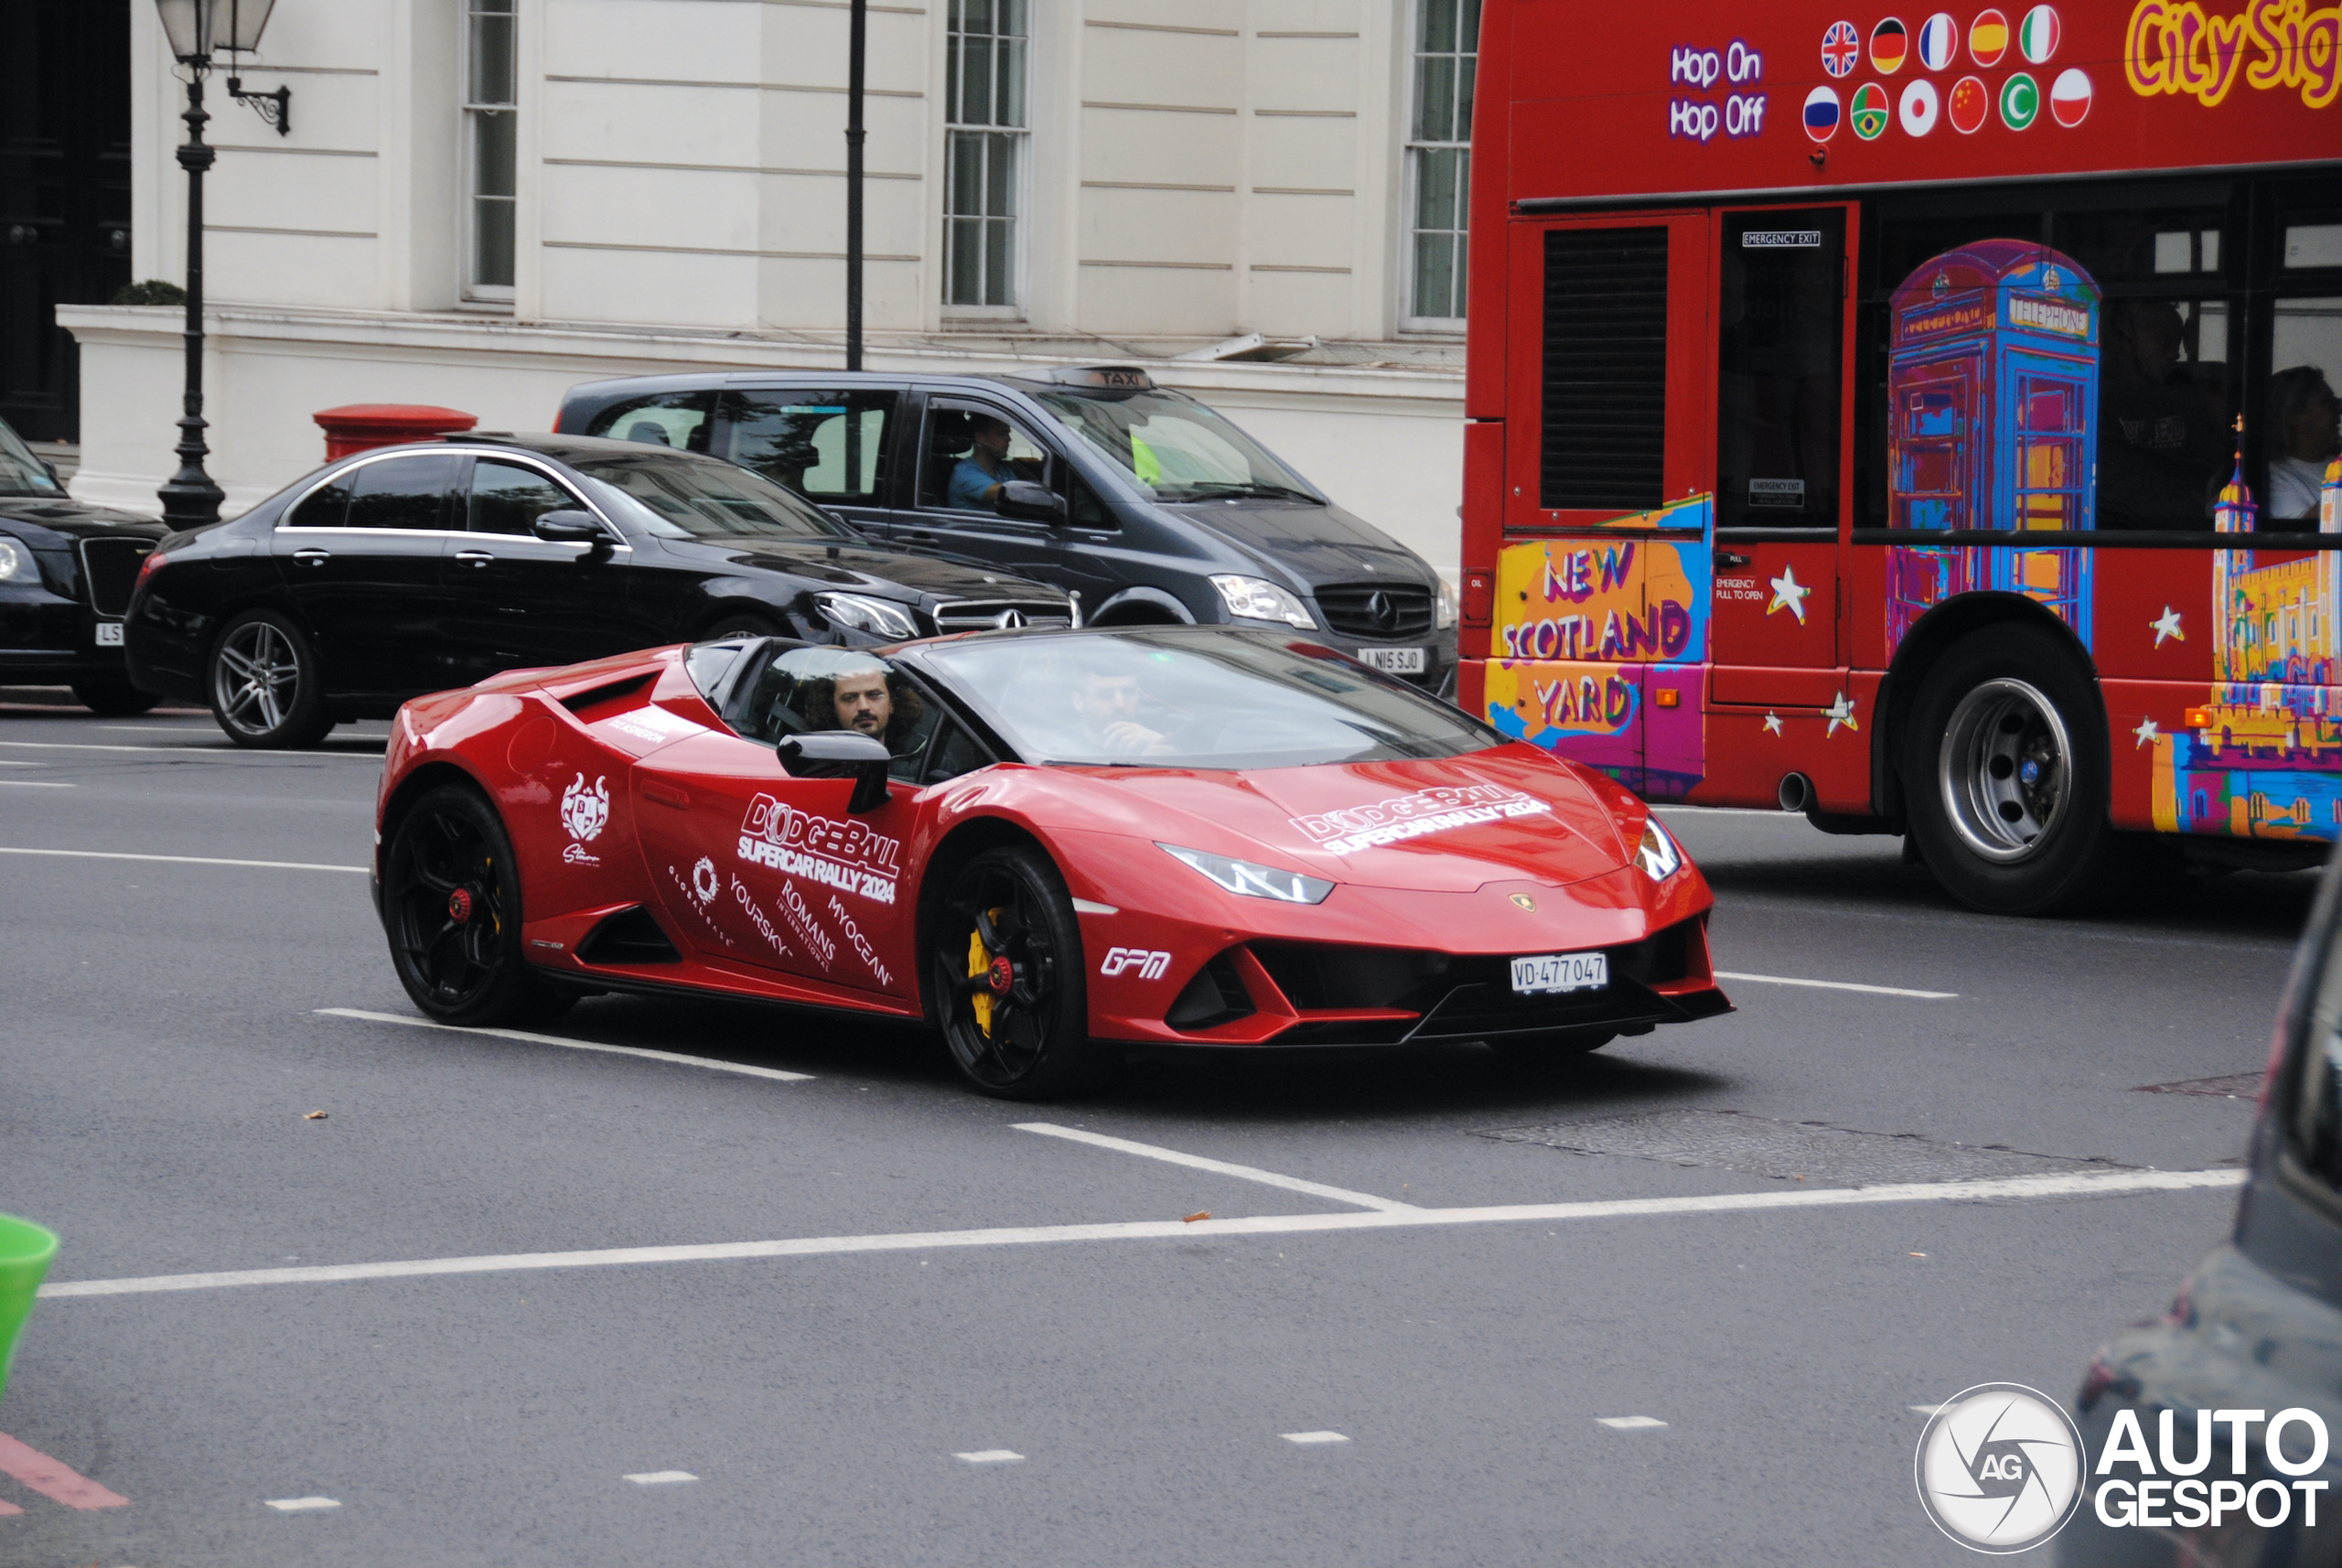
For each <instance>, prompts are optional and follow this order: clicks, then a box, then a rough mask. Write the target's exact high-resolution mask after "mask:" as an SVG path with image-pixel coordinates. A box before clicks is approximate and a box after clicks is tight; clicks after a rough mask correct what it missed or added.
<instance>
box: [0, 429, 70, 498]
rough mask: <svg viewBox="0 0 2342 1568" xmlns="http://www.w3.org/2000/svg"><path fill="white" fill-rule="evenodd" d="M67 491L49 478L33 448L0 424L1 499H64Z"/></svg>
mask: <svg viewBox="0 0 2342 1568" xmlns="http://www.w3.org/2000/svg"><path fill="white" fill-rule="evenodd" d="M64 493H65V491H64V488H63V487H62V486H60V485H59V484H58V482H57V481H56V480H55V479H52V478H49V477H48V469H47V468H44V467H41V466H40V459H39V458H38V457H36V456H33V454H32V448H31V447H29V446H26V445H25V444H24V442H23V441H22V440H20V439H18V438H17V435H16V432H15V431H13V430H11V429H9V428H8V427H7V426H6V425H5V424H0V496H49V497H61V496H62V495H63V494H64Z"/></svg>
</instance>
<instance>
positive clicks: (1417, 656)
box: [1358, 648, 1423, 675]
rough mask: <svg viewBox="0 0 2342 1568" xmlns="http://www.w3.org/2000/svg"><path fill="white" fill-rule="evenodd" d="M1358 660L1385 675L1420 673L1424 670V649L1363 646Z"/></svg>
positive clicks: (1359, 651)
mask: <svg viewBox="0 0 2342 1568" xmlns="http://www.w3.org/2000/svg"><path fill="white" fill-rule="evenodd" d="M1358 661H1359V663H1360V664H1363V665H1365V666H1367V667H1368V668H1369V669H1370V670H1380V671H1382V672H1383V673H1384V674H1385V675H1420V674H1422V673H1423V650H1422V649H1420V648H1361V649H1359V650H1358Z"/></svg>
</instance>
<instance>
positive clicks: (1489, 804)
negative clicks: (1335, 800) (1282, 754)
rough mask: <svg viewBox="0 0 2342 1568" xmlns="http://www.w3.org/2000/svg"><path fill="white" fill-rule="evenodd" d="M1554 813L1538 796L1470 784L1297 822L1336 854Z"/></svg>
mask: <svg viewBox="0 0 2342 1568" xmlns="http://www.w3.org/2000/svg"><path fill="white" fill-rule="evenodd" d="M1552 809H1553V808H1552V806H1551V805H1550V804H1548V803H1547V802H1545V801H1543V800H1538V799H1536V798H1535V797H1534V796H1531V795H1524V794H1522V793H1521V792H1520V790H1518V789H1506V788H1505V787H1504V786H1503V785H1501V784H1466V785H1462V786H1459V787H1456V788H1452V789H1418V790H1416V791H1415V792H1414V793H1413V794H1412V795H1394V796H1392V797H1391V799H1390V800H1378V801H1376V802H1375V803H1374V804H1372V805H1370V806H1348V807H1345V808H1343V809H1342V810H1340V811H1327V812H1323V813H1321V814H1319V815H1316V816H1310V817H1295V818H1294V819H1293V825H1294V826H1295V827H1296V828H1299V829H1300V830H1301V831H1302V832H1305V833H1307V834H1308V835H1309V836H1310V837H1311V838H1313V839H1316V841H1317V847H1318V848H1320V849H1323V850H1327V851H1329V852H1331V853H1332V854H1350V853H1351V852H1352V851H1355V850H1361V849H1369V848H1372V847H1373V846H1375V845H1377V844H1390V843H1402V842H1403V841H1405V840H1407V839H1413V838H1421V837H1423V835H1424V834H1426V833H1442V832H1448V831H1450V830H1451V829H1455V828H1464V827H1472V826H1475V825H1477V824H1478V823H1481V822H1502V821H1504V820H1505V819H1506V818H1508V817H1530V816H1535V815H1538V814H1539V813H1541V812H1545V811H1552Z"/></svg>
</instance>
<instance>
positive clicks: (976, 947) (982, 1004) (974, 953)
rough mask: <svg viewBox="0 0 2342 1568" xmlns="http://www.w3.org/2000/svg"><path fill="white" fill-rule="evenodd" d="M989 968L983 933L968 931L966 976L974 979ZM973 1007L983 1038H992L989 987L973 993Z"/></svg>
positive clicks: (989, 958)
mask: <svg viewBox="0 0 2342 1568" xmlns="http://www.w3.org/2000/svg"><path fill="white" fill-rule="evenodd" d="M991 969H992V955H991V954H990V953H988V952H986V951H985V950H984V939H983V934H982V933H980V932H977V931H970V932H969V933H968V978H969V979H970V980H974V979H976V978H977V977H978V976H980V975H983V974H986V973H988V972H990V971H991ZM975 1009H976V1027H977V1028H979V1029H982V1030H983V1034H984V1038H985V1039H987V1040H989V1039H991V1038H992V992H991V990H990V988H989V987H987V988H985V989H983V990H979V991H978V992H977V993H975Z"/></svg>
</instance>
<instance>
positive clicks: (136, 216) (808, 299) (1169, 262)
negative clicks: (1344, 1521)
mask: <svg viewBox="0 0 2342 1568" xmlns="http://www.w3.org/2000/svg"><path fill="white" fill-rule="evenodd" d="M1477 11H1478V5H1477V0H1177V3H1176V4H1175V3H1172V0H873V4H872V5H870V17H869V74H868V85H869V92H868V108H867V123H868V126H869V139H868V152H867V168H868V171H869V177H868V180H867V183H866V192H867V194H866V198H865V200H866V209H867V227H866V239H865V248H866V252H867V263H866V267H865V279H866V282H865V290H866V298H867V306H866V312H867V314H866V317H865V321H866V340H867V344H868V349H867V356H866V362H867V366H868V368H870V369H872V370H880V371H889V370H892V371H901V370H915V371H997V370H1005V369H1009V368H1012V367H1014V366H1016V365H1020V364H1024V365H1030V364H1034V363H1037V362H1041V361H1055V362H1062V361H1072V360H1080V361H1098V360H1107V361H1123V362H1127V361H1143V362H1146V363H1148V364H1149V367H1150V369H1151V370H1152V371H1154V372H1155V375H1156V377H1157V378H1158V379H1159V380H1160V381H1164V382H1166V384H1170V385H1174V386H1177V387H1180V388H1183V389H1186V390H1187V391H1190V392H1194V393H1195V394H1196V395H1198V396H1200V397H1202V398H1204V399H1206V400H1207V401H1209V402H1210V403H1214V404H1215V405H1217V406H1219V407H1220V408H1222V409H1223V410H1225V411H1227V412H1228V413H1230V415H1231V416H1232V417H1234V418H1235V419H1237V420H1238V421H1239V422H1240V423H1241V424H1245V425H1247V426H1248V427H1250V428H1252V430H1253V431H1254V432H1255V433H1256V434H1257V435H1260V436H1261V437H1262V439H1263V440H1264V441H1266V442H1267V443H1268V444H1269V445H1270V446H1273V447H1274V448H1276V449H1277V450H1279V451H1280V452H1281V453H1282V454H1283V455H1284V456H1285V457H1286V458H1287V459H1288V460H1289V461H1291V462H1292V463H1294V464H1295V466H1296V467H1299V468H1300V469H1301V470H1302V471H1303V472H1304V473H1305V474H1307V475H1308V476H1309V477H1310V478H1312V479H1314V480H1315V481H1316V482H1317V483H1318V484H1320V485H1321V486H1323V487H1324V488H1325V489H1327V491H1328V492H1329V493H1330V494H1332V495H1333V496H1334V497H1335V498H1336V499H1338V500H1339V501H1341V502H1342V503H1343V504H1345V505H1346V506H1348V507H1349V508H1351V509H1352V510H1355V511H1357V512H1359V514H1361V515H1363V516H1365V517H1367V518H1368V519H1370V521H1374V522H1376V523H1378V524H1380V525H1381V526H1382V527H1384V528H1385V529H1387V530H1389V531H1390V532H1392V533H1394V534H1396V535H1397V536H1398V537H1400V538H1401V539H1402V540H1404V541H1406V542H1408V543H1410V544H1411V545H1413V547H1414V548H1415V549H1417V550H1418V551H1420V552H1421V553H1423V554H1424V555H1425V556H1426V557H1428V558H1429V559H1430V560H1431V561H1432V562H1433V563H1434V564H1436V565H1438V566H1439V567H1440V568H1441V569H1442V570H1443V571H1445V572H1446V573H1448V574H1449V575H1453V574H1454V572H1455V569H1456V553H1457V537H1456V534H1457V530H1456V504H1457V500H1458V499H1459V492H1460V487H1461V475H1460V458H1461V447H1462V406H1463V403H1462V400H1463V386H1462V371H1463V348H1462V326H1463V323H1462V321H1461V319H1460V316H1461V312H1462V295H1461V286H1462V285H1461V277H1462V272H1463V268H1462V256H1461V248H1462V236H1461V234H1460V233H1458V232H1456V231H1457V230H1458V229H1459V228H1460V226H1461V212H1462V200H1461V194H1460V191H1458V190H1457V189H1456V187H1457V186H1459V185H1460V183H1461V181H1462V178H1463V174H1464V170H1465V166H1466V154H1465V153H1464V151H1463V150H1462V149H1461V147H1460V146H1459V145H1456V144H1459V143H1460V142H1462V141H1463V140H1464V139H1465V138H1466V135H1467V134H1468V132H1467V128H1466V127H1467V125H1468V108H1467V107H1466V105H1467V104H1468V93H1469V80H1470V70H1471V64H1472V62H1471V59H1470V57H1469V53H1468V51H1469V48H1470V43H1471V36H1472V34H1473V33H1474V31H1476V29H1477ZM847 18H848V9H847V5H846V3H845V0H364V3H357V0H276V5H275V10H274V16H272V18H271V20H270V22H269V26H268V30H267V33H266V35H265V36H264V38H263V40H262V42H263V52H262V54H261V56H260V57H259V59H257V60H254V61H252V62H249V63H247V64H246V65H245V66H244V68H243V70H242V76H243V80H244V85H245V87H246V89H247V90H248V91H249V90H260V91H273V90H274V89H275V88H276V87H277V86H279V85H285V86H289V87H290V88H291V89H292V92H293V97H292V114H291V122H292V131H291V134H289V135H287V136H283V137H280V136H279V135H278V134H276V133H275V132H274V130H272V129H271V128H270V127H268V126H267V125H265V124H263V123H262V121H261V119H260V118H259V117H258V116H257V115H255V114H253V113H251V112H249V111H248V110H247V109H245V108H243V107H242V106H240V105H238V104H235V103H233V102H228V101H227V100H226V98H225V94H224V91H222V87H223V83H222V81H221V78H222V77H223V76H224V75H225V72H224V71H216V72H215V73H214V75H213V78H212V81H211V86H210V90H209V95H208V107H209V108H210V110H211V111H212V113H213V120H212V124H211V127H210V139H211V140H212V141H214V142H215V143H216V144H217V145H220V147H221V149H222V150H221V152H220V158H219V162H218V164H217V166H215V168H214V169H213V171H212V173H211V175H210V176H209V178H208V181H207V185H206V193H205V199H206V204H207V209H208V214H209V224H208V228H207V234H208V239H207V242H206V246H207V248H206V285H207V293H208V295H209V302H210V306H211V308H210V309H209V311H208V312H207V332H208V334H209V355H208V364H207V371H206V386H207V392H208V394H209V404H208V408H207V411H206V412H207V413H208V415H209V418H210V420H211V434H210V441H211V446H212V448H213V456H212V459H211V462H210V471H211V473H212V476H213V478H216V479H217V480H218V481H219V482H220V484H221V485H222V487H223V488H224V489H226V491H227V493H228V497H229V507H230V509H231V510H235V509H237V508H240V507H242V506H245V505H249V504H250V503H252V501H254V500H256V499H260V498H261V497H262V496H263V495H266V494H268V493H270V492H271V491H273V490H274V489H276V488H277V487H278V486H280V485H282V484H284V483H285V482H286V481H288V480H289V479H291V478H295V477H296V476H297V475H299V474H300V473H302V472H304V471H306V469H307V468H309V467H314V466H315V465H316V463H317V461H318V460H319V459H320V457H321V455H322V445H321V436H320V434H319V432H318V430H317V427H316V426H315V424H312V423H311V420H310V417H309V416H310V414H311V413H313V412H314V411H316V410H318V409H322V408H327V407H330V406H333V405H336V404H340V403H379V402H390V403H440V404H447V405H451V406H453V407H457V408H460V409H463V410H466V411H467V412H469V413H476V414H478V416H479V419H480V424H481V427H482V428H485V429H517V430H534V429H543V428H544V427H545V426H546V425H547V424H549V423H550V422H551V420H552V417H553V410H554V408H555V406H556V404H557V402H558V400H559V398H560V396H561V393H562V392H563V391H564V389H565V388H567V387H568V386H570V385H572V384H573V383H575V382H577V381H585V380H588V379H593V378H597V377H603V376H611V375H625V374H636V373H651V372H661V371H677V370H693V369H709V368H722V367H727V366H738V367H743V368H753V369H765V368H772V367H834V366H838V365H841V364H843V322H844V278H845V268H844V264H843V260H844V234H845V181H844V178H843V170H844V162H845V145H844V134H843V132H844V124H845V110H846V99H845V82H846V69H847ZM174 69H175V67H174V62H173V61H172V60H171V59H170V58H169V54H168V50H167V48H166V47H165V45H164V41H163V38H162V36H161V29H160V27H159V26H158V25H157V23H156V16H155V13H154V11H153V9H152V7H151V6H150V5H143V4H141V5H134V8H133V35H132V70H133V89H134V91H133V102H134V122H133V127H132V201H133V214H132V225H131V227H132V232H133V236H134V238H133V251H134V264H133V268H132V271H133V275H134V276H136V277H141V278H146V277H159V278H166V279H177V278H178V277H179V276H180V273H181V265H180V259H181V257H182V256H183V254H184V248H185V228H184V205H185V180H184V176H182V175H181V174H180V172H179V170H178V168H177V164H176V163H175V162H174V159H173V151H174V148H175V146H176V145H177V142H178V141H179V139H180V137H181V134H182V126H181V124H180V122H179V120H178V118H177V114H178V111H179V109H180V108H181V107H182V105H183V102H184V88H183V87H182V86H181V85H180V83H179V82H178V81H177V80H175V79H174V76H173V71H174ZM1459 83H1460V84H1459ZM58 320H59V324H60V325H61V326H63V327H66V328H69V329H70V330H71V332H72V333H73V334H74V336H75V338H77V339H78V340H79V342H80V344H81V440H82V450H81V471H80V473H79V474H78V476H77V477H76V478H75V480H74V486H73V488H74V493H75V494H76V495H78V496H80V497H81V498H83V499H89V500H92V501H100V502H104V503H108V504H112V505H116V506H123V507H127V508H132V509H135V510H145V511H149V512H152V511H154V510H156V501H155V494H154V492H155V489H156V486H157V485H158V484H159V483H160V482H161V481H162V479H163V478H165V477H166V476H167V474H169V473H170V472H171V471H172V469H173V467H175V463H174V460H173V458H172V456H171V450H170V448H171V446H172V445H173V443H174V442H175V441H176V439H177V432H176V429H175V427H174V424H173V421H174V420H175V419H176V418H177V413H178V409H177V403H178V394H179V387H180V379H181V371H180V366H181V349H180V344H179V338H178V335H177V334H178V330H179V320H178V313H177V312H175V311H172V310H169V309H167V308H135V307H126V306H59V311H58ZM1252 334H1258V335H1261V336H1262V337H1263V338H1266V339H1268V341H1267V342H1266V343H1264V344H1262V345H1257V346H1254V347H1253V348H1252V349H1251V350H1250V356H1251V357H1246V358H1235V357H1228V356H1229V355H1230V353H1231V352H1243V351H1244V350H1242V349H1238V348H1236V347H1235V346H1232V345H1230V342H1229V340H1230V339H1234V338H1244V337H1246V336H1248V335H1252ZM1313 339H1314V340H1315V342H1314V345H1313V344H1312V341H1311V340H1313ZM1215 353H1218V354H1219V355H1220V356H1221V357H1219V358H1213V357H1209V356H1211V355H1213V354H1215ZM1183 355H1184V356H1189V357H1187V358H1179V356H1183ZM1269 356H1280V357H1276V358H1270V357H1269Z"/></svg>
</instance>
